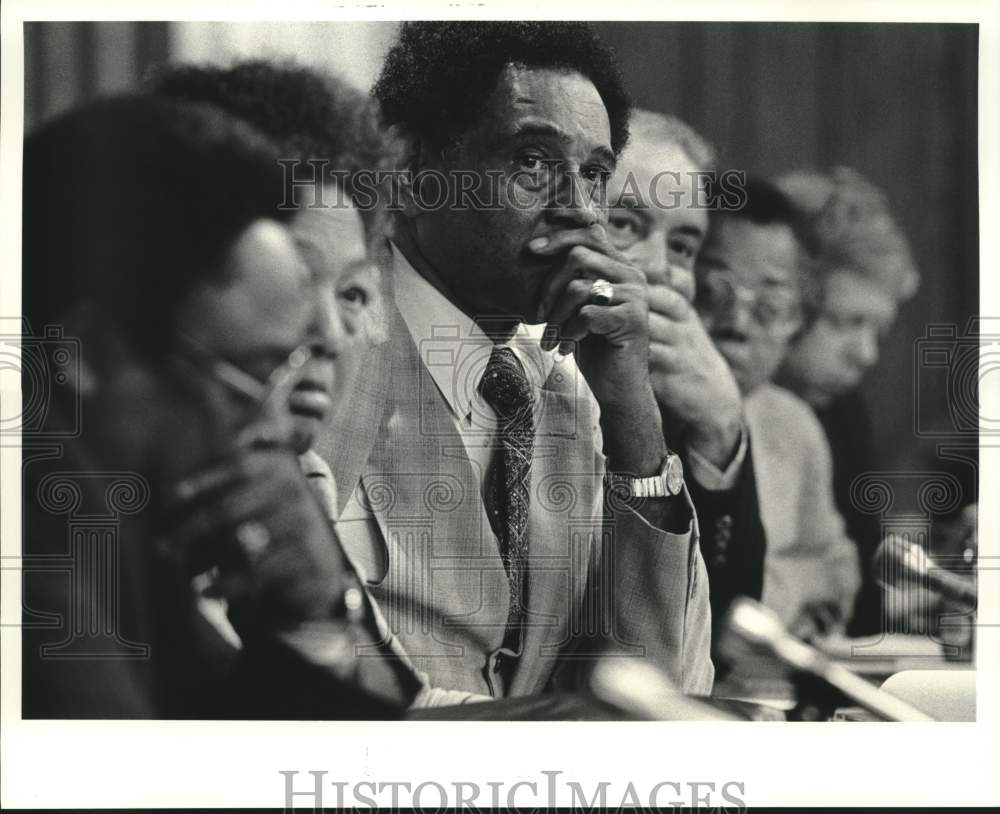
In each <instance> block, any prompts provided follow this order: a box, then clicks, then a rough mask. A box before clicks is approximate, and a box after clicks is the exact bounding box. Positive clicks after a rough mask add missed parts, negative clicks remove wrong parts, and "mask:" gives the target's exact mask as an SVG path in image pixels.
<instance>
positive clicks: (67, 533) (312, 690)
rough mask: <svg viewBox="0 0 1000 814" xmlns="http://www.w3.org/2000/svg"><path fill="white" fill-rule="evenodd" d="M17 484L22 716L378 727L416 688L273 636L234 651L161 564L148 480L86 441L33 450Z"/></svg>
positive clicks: (184, 579)
mask: <svg viewBox="0 0 1000 814" xmlns="http://www.w3.org/2000/svg"><path fill="white" fill-rule="evenodd" d="M22 485H23V506H24V511H23V514H22V520H23V531H24V534H23V554H24V559H23V572H24V578H23V582H22V585H23V608H24V609H23V614H22V622H23V627H22V650H21V658H22V715H23V716H24V717H25V718H273V719H285V718H317V719H325V718H326V719H328V718H383V717H395V716H396V715H397V714H398V713H399V712H400V711H401V710H402V709H403V708H404V707H405V706H406V705H407V704H408V703H409V702H410V699H411V698H412V697H413V695H414V693H415V692H416V685H415V683H414V682H413V681H412V680H411V677H410V676H409V675H408V674H402V673H400V675H398V676H397V675H395V674H389V675H387V674H386V672H385V671H384V670H382V669H379V671H378V673H377V675H376V674H375V673H373V672H371V671H369V672H368V673H367V674H365V673H363V674H362V678H361V681H360V684H355V683H353V681H351V680H344V679H343V678H342V677H339V676H338V675H335V674H333V673H332V672H331V671H330V670H328V669H325V668H321V667H318V666H315V665H314V664H312V663H310V661H307V660H305V659H303V658H302V657H301V655H300V653H299V652H298V651H296V650H295V649H293V648H291V647H289V646H287V645H286V644H284V643H283V642H282V641H280V640H278V639H277V638H273V637H269V636H262V637H259V638H256V639H250V640H249V641H248V640H247V639H246V638H245V639H244V648H243V650H242V651H237V650H235V649H234V648H233V647H232V646H231V645H230V644H228V643H227V642H226V641H225V640H224V639H223V638H222V637H221V636H220V635H219V633H218V632H217V631H216V629H215V628H214V627H213V626H212V625H211V624H210V623H209V622H208V621H207V620H206V618H205V617H204V616H203V615H202V614H201V613H200V612H199V611H198V606H197V597H196V595H195V592H194V591H193V589H192V587H191V580H190V578H189V577H188V576H187V575H184V574H180V573H177V572H176V570H175V569H172V568H171V567H170V566H169V563H168V562H167V561H166V560H165V559H164V558H162V557H160V556H158V555H157V544H158V539H157V538H158V535H157V533H156V528H155V522H154V519H153V518H154V514H153V510H152V508H151V505H152V504H154V503H155V498H156V496H155V495H151V494H150V491H149V486H148V482H147V480H146V479H145V478H142V477H140V476H139V475H137V474H136V473H131V472H110V471H107V470H105V469H103V468H101V467H100V466H99V465H98V464H97V463H96V461H95V460H94V459H93V458H92V457H90V456H89V455H88V453H87V450H86V448H85V445H84V444H83V443H82V441H81V440H80V439H78V438H74V439H70V440H68V441H66V442H64V444H62V445H54V446H53V445H49V446H48V447H38V448H35V447H32V446H30V444H29V445H28V446H26V448H25V451H24V477H23V481H22ZM355 632H356V634H357V635H359V636H360V640H361V642H362V643H365V642H370V641H375V640H377V633H376V632H375V630H374V627H369V626H367V624H366V626H364V627H363V629H362V628H359V629H358V630H356V631H355ZM380 664H381V666H382V667H384V666H385V665H386V664H387V662H380ZM366 675H367V676H369V677H371V678H372V679H373V680H372V681H371V682H370V683H367V684H366V683H365V676H366Z"/></svg>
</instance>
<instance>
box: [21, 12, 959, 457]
mask: <svg viewBox="0 0 1000 814" xmlns="http://www.w3.org/2000/svg"><path fill="white" fill-rule="evenodd" d="M597 27H598V29H599V30H600V31H601V33H602V35H603V36H604V37H605V38H606V39H607V40H608V41H609V42H610V43H611V44H612V45H614V46H615V48H616V50H617V51H618V54H619V57H620V59H621V62H622V65H623V68H624V71H625V74H626V78H627V80H628V83H629V85H630V87H631V89H632V91H633V93H634V95H635V97H636V101H637V102H638V104H640V105H642V106H644V107H648V108H651V109H654V110H662V111H666V112H671V113H675V114H677V115H679V116H680V117H681V118H683V119H685V120H687V121H688V122H690V123H691V124H692V125H694V126H695V127H696V128H697V129H698V130H699V131H700V132H702V133H703V134H704V135H705V136H706V137H708V139H709V140H710V141H712V142H713V143H714V144H715V145H716V146H717V147H718V148H719V150H720V153H721V156H722V162H723V165H724V166H734V167H739V168H745V169H747V170H750V171H753V172H757V173H762V174H765V175H768V174H774V173H778V172H781V171H784V170H789V169H798V168H804V167H821V168H825V167H829V166H831V165H833V164H838V163H840V164H846V165H848V166H852V167H854V168H856V169H858V170H859V171H860V172H862V173H863V174H864V175H866V176H867V177H868V178H870V179H871V180H872V181H874V182H875V183H876V184H878V185H879V186H881V187H882V188H883V189H885V190H886V192H887V193H888V195H889V197H890V200H891V201H892V203H893V205H894V207H895V209H896V212H897V214H898V217H899V219H900V220H901V222H902V224H903V225H904V226H905V228H906V230H907V232H908V234H909V236H910V239H911V241H912V242H913V246H914V250H915V254H916V257H917V258H918V261H919V264H920V269H921V272H922V284H921V288H920V291H919V292H918V294H917V295H916V296H915V297H914V299H913V300H912V301H910V302H909V303H907V304H906V305H905V306H904V308H903V310H902V312H901V315H900V319H899V323H898V324H897V326H896V328H895V330H894V331H893V333H892V335H891V336H890V337H889V339H888V341H887V342H886V343H885V346H884V349H883V354H882V361H881V362H880V364H879V366H878V368H877V369H876V370H875V371H874V372H873V374H872V375H869V377H868V379H867V380H866V382H865V384H864V395H865V397H866V399H867V400H868V402H869V405H870V406H871V408H872V415H873V418H874V421H875V428H876V431H877V435H878V449H877V453H878V455H879V458H880V459H881V461H882V462H883V464H882V465H883V466H884V467H885V468H896V467H902V468H929V464H931V463H933V462H934V461H936V460H937V458H938V456H937V455H936V451H935V441H934V439H918V438H917V437H916V435H915V433H914V429H913V425H914V421H913V416H914V403H915V399H916V397H917V393H916V391H915V388H916V387H917V386H918V385H919V384H920V382H919V378H920V376H919V372H915V366H914V353H915V342H916V341H917V340H918V339H919V338H920V337H922V336H924V335H925V333H926V329H927V326H928V325H929V324H932V323H955V324H957V325H958V326H959V331H960V332H961V331H962V330H963V329H964V326H965V324H966V321H967V319H968V318H969V317H970V316H972V315H974V314H976V313H978V301H979V258H978V180H977V153H976V151H977V47H978V29H977V27H976V26H975V25H948V24H933V25H931V24H926V25H924V24H839V23H836V24H835V23H823V24H815V23H649V22H642V23H598V24H597ZM170 55H171V43H170V28H169V26H168V24H167V23H160V22H151V23H129V22H109V23H86V22H58V23H28V24H26V25H25V79H26V82H25V84H26V98H25V126H26V128H30V127H31V126H33V125H34V124H36V123H37V122H39V121H41V120H44V119H45V118H47V117H49V116H51V115H53V114H54V113H57V112H59V111H60V110H63V109H65V108H67V107H69V106H71V105H73V104H75V103H77V102H79V101H82V100H84V99H87V98H90V97H92V96H94V95H96V94H98V93H102V92H107V91H114V90H120V89H126V88H129V87H134V86H135V85H136V83H137V82H138V81H140V79H141V78H142V77H143V76H145V75H146V73H147V72H148V71H149V69H150V68H152V67H154V66H156V65H157V64H159V63H161V62H163V61H164V60H166V59H168V58H169V57H170ZM373 70H374V68H373ZM923 397H924V398H929V400H930V402H931V403H932V405H933V407H934V409H935V410H936V411H938V412H940V413H941V414H946V411H947V401H946V400H947V393H946V392H945V389H944V388H943V387H942V388H939V390H936V391H934V392H931V393H924V394H923ZM930 468H936V467H930Z"/></svg>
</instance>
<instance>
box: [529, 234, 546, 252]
mask: <svg viewBox="0 0 1000 814" xmlns="http://www.w3.org/2000/svg"><path fill="white" fill-rule="evenodd" d="M548 245H549V239H548V238H547V237H536V238H535V239H534V240H532V241H529V243H528V248H529V249H531V250H532V251H533V252H537V251H538V250H539V249H544V248H545V247H546V246H548Z"/></svg>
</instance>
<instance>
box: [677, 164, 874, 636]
mask: <svg viewBox="0 0 1000 814" xmlns="http://www.w3.org/2000/svg"><path fill="white" fill-rule="evenodd" d="M745 192H746V200H745V203H744V205H743V207H742V208H740V209H735V210H731V211H729V210H725V209H716V210H713V212H712V215H711V225H710V228H709V233H708V237H707V239H706V241H705V244H704V246H703V247H702V250H701V253H700V254H699V256H698V262H697V264H696V280H697V294H696V299H695V303H696V306H697V308H698V311H699V313H700V314H701V316H702V320H703V321H704V324H705V327H706V329H707V330H708V333H709V336H711V337H712V340H713V342H715V345H716V347H717V348H718V349H719V351H720V353H721V354H722V355H723V357H725V359H726V361H727V362H728V363H729V365H730V367H731V368H732V370H733V374H734V375H735V377H736V381H737V382H738V383H739V386H740V391H741V392H742V393H743V396H744V400H745V401H744V403H745V407H746V416H747V422H748V424H749V427H750V437H751V439H752V441H751V443H752V446H753V454H754V467H755V471H756V474H757V492H758V495H759V498H760V508H761V518H762V520H763V523H764V531H765V533H766V535H767V553H766V555H765V559H764V588H763V594H762V596H761V601H762V602H763V603H764V604H765V605H766V606H768V607H770V608H772V609H773V610H775V611H776V612H777V613H778V615H779V616H780V617H781V619H782V621H783V622H784V623H785V624H786V625H787V626H789V627H790V628H791V629H792V630H793V632H796V633H798V634H799V635H802V636H807V637H809V636H813V635H816V634H820V633H824V632H833V631H835V630H842V629H843V625H845V624H846V622H847V619H848V618H849V616H850V612H851V608H852V607H853V602H854V596H855V593H856V592H857V589H858V585H859V582H860V575H859V573H858V558H857V554H856V552H855V549H854V545H853V543H851V541H850V540H849V539H848V538H847V536H846V535H845V534H844V525H843V521H842V520H841V518H840V515H839V514H838V513H837V510H836V508H835V507H834V504H833V494H832V490H831V480H830V479H831V470H830V450H829V447H828V446H827V443H826V439H825V438H824V437H823V431H822V428H821V427H820V426H819V422H818V421H817V420H816V417H815V416H814V415H813V413H812V411H811V410H810V409H809V406H808V405H807V404H805V402H803V401H801V400H800V399H799V398H798V397H797V396H794V395H792V394H791V393H789V392H788V391H786V390H783V389H781V388H779V387H776V386H775V385H773V384H771V382H770V379H771V377H772V376H773V375H774V373H775V371H776V370H777V368H778V366H779V365H780V364H781V361H782V359H783V358H784V356H785V353H786V352H787V349H788V343H789V342H790V341H791V340H792V338H793V337H794V336H795V334H796V332H797V331H799V330H800V328H801V326H802V320H803V295H804V293H806V292H807V291H808V283H809V280H808V277H806V276H805V274H804V273H803V271H801V270H800V269H802V268H803V267H804V265H805V261H806V259H807V254H806V250H805V249H804V246H803V244H802V243H801V242H800V240H799V238H798V235H799V225H798V223H797V221H796V220H795V217H794V213H793V212H792V209H791V206H790V205H789V203H788V201H787V200H786V199H785V197H784V196H783V195H782V194H781V193H780V192H779V191H778V190H777V189H776V188H775V187H773V186H772V185H771V184H768V183H767V182H764V181H754V180H750V181H748V183H747V185H746V189H745Z"/></svg>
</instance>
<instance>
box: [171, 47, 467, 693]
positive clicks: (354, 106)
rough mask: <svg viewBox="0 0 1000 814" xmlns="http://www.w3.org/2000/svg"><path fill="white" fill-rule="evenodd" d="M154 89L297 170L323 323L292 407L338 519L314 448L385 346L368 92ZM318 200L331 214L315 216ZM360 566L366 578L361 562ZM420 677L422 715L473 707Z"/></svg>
mask: <svg viewBox="0 0 1000 814" xmlns="http://www.w3.org/2000/svg"><path fill="white" fill-rule="evenodd" d="M154 88H155V92H156V93H157V94H158V95H160V96H163V97H166V98H175V99H183V100H185V101H192V102H209V103H212V104H214V105H217V106H218V107H220V108H222V109H223V110H225V111H226V112H227V113H231V114H233V115H237V116H239V117H241V118H242V119H244V120H245V121H247V122H249V123H250V124H252V125H253V126H254V127H255V128H256V129H257V130H259V131H260V132H262V133H264V134H265V135H266V136H268V137H269V139H271V141H273V142H274V144H275V146H276V147H277V151H276V152H275V155H274V158H275V161H277V160H279V159H280V160H282V161H284V162H290V161H294V162H297V165H298V166H297V167H296V187H297V190H296V195H297V198H298V203H299V206H298V207H297V209H296V211H295V212H294V214H292V216H291V219H290V222H289V228H290V230H291V233H292V235H293V237H294V238H295V241H296V243H297V245H298V247H299V250H300V252H301V254H302V256H303V259H304V260H305V261H306V264H307V266H308V267H309V270H310V272H311V274H312V277H313V281H314V284H315V287H316V299H315V305H316V314H315V318H314V320H313V322H312V324H311V325H310V337H311V338H312V341H313V343H314V353H313V356H312V358H311V359H310V360H309V362H307V364H306V372H305V375H304V376H303V377H302V379H301V381H300V383H299V385H298V386H297V387H296V388H295V390H294V391H293V392H292V396H291V400H290V406H291V410H292V417H293V427H294V428H295V437H294V444H295V449H296V451H297V452H299V453H300V456H301V459H300V460H301V464H302V467H303V470H304V471H305V473H306V475H307V477H308V478H309V483H310V484H311V485H312V486H313V488H314V489H315V490H316V493H317V494H318V495H319V497H320V499H321V500H322V502H323V505H324V507H325V509H326V511H327V514H328V516H329V517H330V518H331V519H335V517H336V513H337V489H336V481H335V479H334V476H333V472H332V467H333V468H335V467H337V465H338V464H337V461H338V458H339V457H340V456H339V455H338V449H339V443H338V442H339V440H340V439H339V437H338V436H336V435H329V434H327V435H326V437H325V439H324V440H325V442H326V446H325V447H324V449H323V452H324V454H325V456H326V458H328V459H329V460H330V462H331V464H332V466H331V464H328V463H327V460H326V459H325V458H324V455H321V454H320V453H319V452H317V451H316V450H315V449H314V448H313V442H314V441H315V440H317V438H318V437H319V436H320V435H321V430H322V428H323V427H324V426H325V425H326V424H327V423H328V422H329V421H330V419H331V417H332V416H333V414H334V413H335V412H336V411H337V410H341V409H343V410H353V409H355V405H353V404H351V403H348V401H347V399H345V395H347V394H348V393H349V392H350V389H351V388H352V387H354V386H355V385H356V384H357V382H358V376H359V374H361V372H362V371H360V370H359V363H360V361H361V359H362V358H363V357H364V353H365V349H366V348H368V347H370V346H371V345H373V344H378V343H379V342H381V341H384V340H385V336H384V334H385V327H384V325H383V324H381V323H382V320H381V317H380V314H381V308H382V306H381V302H380V298H381V296H382V294H381V291H380V289H381V283H380V280H379V271H378V269H376V268H375V266H374V265H373V263H372V262H371V260H369V253H368V251H367V249H366V244H367V245H368V247H372V246H375V247H377V246H378V244H379V242H380V241H384V234H383V233H382V230H381V226H382V223H383V218H384V210H382V209H379V208H376V207H375V205H374V204H375V199H374V197H373V195H372V194H371V191H370V190H369V189H366V190H364V192H362V190H361V189H360V184H359V183H358V182H357V179H358V178H359V173H361V172H364V171H366V170H374V169H377V168H378V167H379V166H380V165H381V164H382V163H383V162H384V161H385V160H386V157H387V156H388V155H390V153H391V143H390V142H389V140H388V139H387V138H386V137H384V136H382V135H381V133H380V131H379V129H378V128H377V127H376V124H375V121H374V118H375V113H374V111H373V109H372V106H371V103H370V100H369V99H368V98H367V97H365V96H364V94H362V93H361V92H360V91H358V90H355V89H354V88H352V87H351V86H349V85H347V84H345V83H343V82H341V81H339V80H338V79H336V78H335V77H327V76H322V75H320V74H318V73H316V72H314V71H312V70H309V69H306V68H302V67H297V66H293V65H281V64H273V63H269V62H264V61H252V62H244V63H239V64H236V65H234V66H232V67H230V68H222V67H217V66H199V65H179V66H175V67H173V68H171V69H170V70H167V71H165V72H163V73H161V74H160V76H158V77H157V78H156V80H155V83H154ZM276 99H280V100H281V101H280V104H276V103H275V100H276ZM310 162H311V163H310ZM314 166H317V167H322V168H323V169H322V170H321V174H320V175H319V176H318V178H317V179H316V185H317V189H316V190H310V189H309V188H308V184H307V183H305V182H304V181H303V177H304V178H305V179H309V178H310V174H311V173H312V171H313V170H312V168H313V167H314ZM345 190H346V192H347V196H346V197H345V195H344V194H343V193H344V191H345ZM314 193H316V194H318V195H319V198H318V199H317V198H314ZM317 201H319V202H322V203H323V204H324V205H323V206H315V207H313V206H310V203H313V202H317ZM352 202H356V203H357V204H358V205H357V206H355V204H354V203H352ZM364 227H367V229H365V228H364ZM366 233H367V237H366ZM352 565H354V567H355V569H356V570H357V571H359V573H362V574H363V573H364V572H363V567H362V566H361V564H360V563H358V564H353V563H352ZM372 610H373V613H374V614H375V615H376V618H377V620H378V623H379V624H380V626H381V627H380V630H381V632H382V634H383V636H384V637H385V639H386V640H387V642H388V647H389V649H390V651H391V652H393V653H395V654H396V656H397V657H398V658H400V659H402V660H403V661H404V662H406V663H407V664H408V663H409V661H408V658H407V657H406V655H405V652H404V651H403V650H402V647H401V645H400V644H399V642H398V640H396V638H395V637H394V635H393V634H392V632H391V630H390V629H389V627H388V624H387V623H386V622H385V620H384V618H383V617H382V616H381V614H380V613H379V612H378V608H377V606H373V607H372ZM230 635H232V634H230ZM413 672H414V677H415V678H416V679H417V680H418V681H419V682H420V683H421V684H422V685H423V690H422V691H421V693H420V694H419V695H418V696H417V698H416V699H414V706H418V707H420V706H428V705H433V704H440V703H445V702H447V703H459V702H463V701H467V700H473V699H472V697H471V696H470V695H468V694H462V693H448V692H446V691H444V690H441V689H439V688H432V687H431V686H430V684H429V679H428V676H427V675H426V674H425V673H417V672H416V671H415V669H414V670H413Z"/></svg>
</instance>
